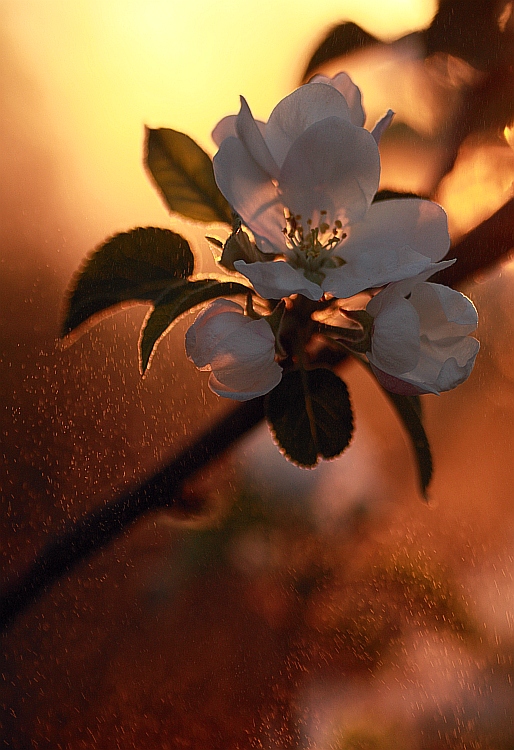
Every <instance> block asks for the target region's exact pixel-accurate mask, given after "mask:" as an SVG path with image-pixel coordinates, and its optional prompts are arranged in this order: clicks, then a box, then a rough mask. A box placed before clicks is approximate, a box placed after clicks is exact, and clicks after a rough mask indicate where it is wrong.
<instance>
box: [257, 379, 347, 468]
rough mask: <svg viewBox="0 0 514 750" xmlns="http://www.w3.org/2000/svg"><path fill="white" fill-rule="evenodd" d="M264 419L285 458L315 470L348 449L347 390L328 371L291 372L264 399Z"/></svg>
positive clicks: (340, 381)
mask: <svg viewBox="0 0 514 750" xmlns="http://www.w3.org/2000/svg"><path fill="white" fill-rule="evenodd" d="M265 408H266V418H267V420H268V422H269V424H270V427H271V430H272V432H273V434H274V436H275V438H276V439H277V441H278V443H279V445H280V447H281V448H282V450H283V451H284V453H285V455H286V456H287V458H289V459H290V460H291V461H293V462H294V463H296V464H299V465H300V466H305V467H308V466H315V465H316V464H317V463H318V461H319V459H320V458H334V457H335V456H338V455H339V454H340V453H342V452H343V451H344V449H345V448H346V447H347V446H348V444H349V442H350V439H351V436H352V432H353V416H352V407H351V404H350V397H349V395H348V389H347V387H346V385H345V384H344V383H343V381H342V380H340V378H338V377H337V375H334V373H333V372H331V371H330V370H325V369H319V370H309V371H306V370H293V371H292V372H288V373H286V374H285V375H284V377H283V378H282V380H281V382H280V383H279V385H277V387H276V388H274V389H273V390H272V391H271V392H270V393H269V394H268V396H267V398H266V407H265Z"/></svg>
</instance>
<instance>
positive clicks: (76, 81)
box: [2, 0, 435, 239]
mask: <svg viewBox="0 0 514 750" xmlns="http://www.w3.org/2000/svg"><path fill="white" fill-rule="evenodd" d="M434 6H435V3H434V0H402V1H401V2H399V1H398V2H395V3H383V2H380V0H348V2H346V3H345V4H344V8H343V7H342V6H341V3H340V2H338V0H321V2H316V3H312V2H310V0H303V2H298V0H294V2H293V1H292V0H287V2H286V1H284V2H280V3H277V2H275V0H262V2H260V3H259V4H258V5H257V4H254V5H248V6H245V7H244V13H243V12H242V11H243V8H242V7H241V2H240V0H221V1H220V2H218V3H215V4H214V3H211V2H207V0H204V1H203V2H199V1H196V2H186V3H178V2H176V1H173V0H171V1H170V0H149V1H146V2H143V0H109V1H108V2H104V1H102V2H99V1H94V2H91V1H89V0H77V1H76V2H73V3H69V2H66V1H65V0H48V1H47V2H44V3H41V2H39V0H24V2H23V3H19V2H11V3H7V4H5V5H4V6H3V8H2V14H3V16H4V18H3V25H4V28H7V29H8V30H9V34H10V36H11V38H12V44H13V47H15V49H16V52H17V55H18V58H19V62H20V64H21V66H22V67H23V68H24V69H25V70H27V71H29V73H28V74H29V75H30V77H31V79H32V80H33V81H34V84H35V85H36V86H37V87H38V88H39V89H42V90H43V91H44V97H45V100H44V102H43V104H44V112H43V113H41V115H40V116H41V117H42V118H44V119H45V120H46V121H48V124H49V127H50V130H51V131H52V132H53V141H52V143H51V144H50V146H51V147H52V148H57V149H58V150H59V151H60V153H61V156H60V159H61V164H62V165H64V164H65V165H66V167H65V169H66V173H65V177H63V186H62V187H63V191H64V192H65V193H68V195H69V194H70V193H71V192H72V193H73V197H72V200H71V201H70V202H71V206H70V209H71V211H72V212H74V213H75V217H76V218H75V220H76V221H77V222H78V223H79V224H83V223H86V224H87V225H88V228H89V227H90V224H91V221H93V222H96V223H97V225H98V227H99V229H98V239H100V238H101V236H102V234H103V233H105V232H108V231H110V230H109V228H108V226H107V225H106V222H105V219H106V218H107V215H110V222H111V224H112V223H114V225H115V226H114V227H111V230H112V229H118V228H122V227H126V226H130V225H136V224H138V223H162V222H164V221H166V214H165V212H164V211H163V209H162V208H161V206H160V201H159V199H158V197H157V196H156V195H155V193H154V191H153V189H152V188H151V186H150V185H149V183H148V181H147V179H146V176H145V175H144V173H143V170H142V168H141V146H142V138H143V126H144V125H145V124H148V125H150V126H153V127H157V126H168V127H172V128H175V129H177V130H181V131H183V132H187V133H188V134H190V135H191V136H192V137H193V138H195V139H197V140H198V141H199V142H200V143H201V144H202V145H203V147H204V148H206V149H208V150H210V151H212V150H213V144H212V142H211V140H210V132H211V129H212V127H213V125H214V124H215V123H216V122H217V121H218V120H219V119H221V117H223V116H224V115H226V114H228V113H230V112H234V111H235V110H237V108H238V96H239V94H241V93H244V94H245V95H246V97H247V98H248V101H249V102H250V103H251V106H252V108H253V110H254V113H255V115H256V116H259V117H263V118H267V116H268V115H269V112H270V110H271V109H272V107H273V106H274V104H275V103H276V102H277V101H278V100H279V99H280V98H281V97H282V96H284V95H285V94H287V93H288V91H290V90H291V89H292V88H294V87H295V86H296V85H297V84H298V82H299V80H300V77H301V73H302V71H303V68H304V67H305V64H306V61H307V59H308V56H309V54H311V52H312V51H313V50H314V49H315V47H316V45H317V44H318V43H319V41H320V39H321V38H322V37H323V34H324V33H326V31H327V30H328V29H329V28H330V27H331V26H333V25H335V24H337V23H340V22H342V21H343V20H346V19H347V18H348V19H352V20H354V21H356V22H357V23H361V24H362V25H363V26H364V27H365V28H367V29H369V31H370V32H371V33H375V34H380V35H381V36H394V35H398V34H401V33H405V32H406V31H409V30H412V29H414V28H416V27H419V26H421V25H426V24H427V23H428V22H429V20H430V18H431V16H432V15H433V12H434ZM71 186H73V187H71ZM85 217H87V218H85Z"/></svg>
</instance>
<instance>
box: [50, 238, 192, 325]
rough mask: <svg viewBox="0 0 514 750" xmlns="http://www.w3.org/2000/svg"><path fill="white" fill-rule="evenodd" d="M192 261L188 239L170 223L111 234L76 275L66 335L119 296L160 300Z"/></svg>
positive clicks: (122, 299)
mask: <svg viewBox="0 0 514 750" xmlns="http://www.w3.org/2000/svg"><path fill="white" fill-rule="evenodd" d="M193 267H194V258H193V253H192V252H191V249H190V247H189V245H188V243H187V242H186V240H185V239H184V238H183V237H181V236H180V235H179V234H175V232H170V230H169V229H158V228H156V227H139V228H138V229H133V230H132V231H131V232H124V233H123V234H117V235H115V236H114V237H111V238H110V239H109V240H107V242H106V243H105V244H104V245H102V246H101V247H100V248H99V249H98V250H96V251H95V252H94V253H93V254H92V255H91V256H90V257H89V258H88V259H87V260H86V261H85V263H84V265H83V266H82V268H81V269H80V270H79V272H78V274H77V275H76V277H75V279H74V281H73V284H72V289H71V291H70V293H69V297H68V304H67V312H66V318H65V321H64V323H63V327H62V335H63V336H66V335H67V334H68V333H70V332H71V331H73V330H74V329H75V328H77V326H79V325H81V323H84V322H85V321H86V320H89V319H90V318H92V317H93V316H97V315H99V314H100V313H102V312H104V311H105V310H106V309H107V308H110V307H112V306H113V305H117V304H119V303H121V302H126V301H128V300H134V301H140V302H144V301H147V300H149V301H155V300H157V299H158V298H159V297H160V296H161V295H162V294H163V292H164V291H165V290H166V289H168V287H170V285H173V284H176V283H177V281H180V280H182V279H185V278H187V277H188V276H190V275H191V273H192V272H193Z"/></svg>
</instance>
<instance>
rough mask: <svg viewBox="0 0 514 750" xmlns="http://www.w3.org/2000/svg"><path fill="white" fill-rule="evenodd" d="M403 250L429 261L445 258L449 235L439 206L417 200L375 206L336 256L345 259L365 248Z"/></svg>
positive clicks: (397, 201)
mask: <svg viewBox="0 0 514 750" xmlns="http://www.w3.org/2000/svg"><path fill="white" fill-rule="evenodd" d="M404 247H408V248H410V250H413V251H414V252H417V253H420V254H421V255H425V256H426V257H427V258H430V260H432V261H438V260H441V259H442V258H444V256H445V255H446V253H447V252H448V248H449V247H450V236H449V234H448V221H447V217H446V214H445V212H444V210H443V209H442V208H441V206H438V205H437V203H432V202H431V201H426V200H421V199H417V198H399V199H396V200H390V201H379V202H378V203H374V204H373V205H372V206H371V207H370V209H369V211H368V213H367V214H366V218H365V220H364V221H363V222H361V223H360V224H355V225H354V226H352V227H350V231H349V236H348V238H347V240H346V241H345V242H344V244H343V245H342V246H341V251H340V252H339V253H338V255H340V256H341V257H343V258H345V259H348V258H349V257H350V256H351V255H352V254H354V253H360V252H362V250H364V249H365V250H368V251H377V252H384V251H386V250H400V249H401V248H404Z"/></svg>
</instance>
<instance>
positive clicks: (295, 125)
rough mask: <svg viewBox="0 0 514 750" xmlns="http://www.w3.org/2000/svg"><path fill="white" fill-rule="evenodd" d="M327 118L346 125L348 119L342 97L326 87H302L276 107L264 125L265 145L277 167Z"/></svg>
mask: <svg viewBox="0 0 514 750" xmlns="http://www.w3.org/2000/svg"><path fill="white" fill-rule="evenodd" d="M326 117H337V118H338V119H342V120H346V121H348V122H350V119H351V115H350V109H349V107H348V104H347V103H346V99H345V98H344V96H343V95H342V94H340V93H339V91H337V89H335V88H333V87H332V86H326V85H325V84H321V83H312V84H309V85H307V86H301V87H300V88H299V89H296V91H293V93H292V94H289V96H286V97H285V99H282V101H280V102H279V103H278V104H277V106H276V107H275V109H274V110H273V112H272V113H271V115H270V118H269V120H268V123H267V125H266V143H267V144H268V147H269V150H270V151H271V153H272V155H273V158H274V159H275V161H276V163H277V164H278V166H279V167H281V166H282V164H283V163H284V160H285V158H286V156H287V153H288V151H289V149H290V148H291V146H292V144H293V143H294V141H295V140H296V139H297V138H299V137H300V136H301V135H302V133H303V132H304V131H305V130H307V129H308V128H309V127H310V126H311V125H313V124H314V123H316V122H319V121H320V120H324V119H325V118H326Z"/></svg>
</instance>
